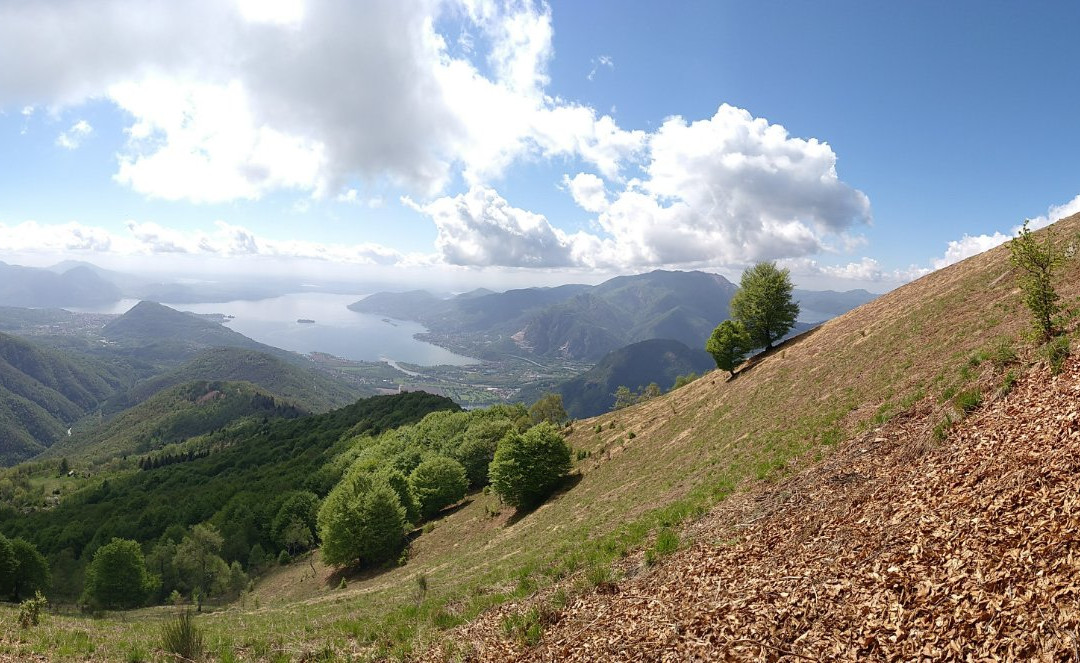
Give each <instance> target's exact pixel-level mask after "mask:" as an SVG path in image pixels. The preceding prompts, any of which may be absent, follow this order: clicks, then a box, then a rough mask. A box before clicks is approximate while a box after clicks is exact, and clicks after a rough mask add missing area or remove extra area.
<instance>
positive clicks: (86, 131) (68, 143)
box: [24, 113, 94, 150]
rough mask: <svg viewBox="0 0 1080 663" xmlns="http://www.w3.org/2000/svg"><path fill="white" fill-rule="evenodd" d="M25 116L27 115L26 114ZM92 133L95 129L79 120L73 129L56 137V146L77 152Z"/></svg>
mask: <svg viewBox="0 0 1080 663" xmlns="http://www.w3.org/2000/svg"><path fill="white" fill-rule="evenodd" d="M24 115H26V114H25V113H24ZM92 133H94V128H93V127H92V126H90V123H89V122H87V121H86V120H79V121H78V122H76V123H75V124H73V125H71V128H69V129H68V130H67V131H64V132H61V134H60V135H59V136H57V137H56V144H57V145H59V146H60V147H62V148H64V149H65V150H76V149H78V148H79V146H81V145H82V143H83V141H84V140H86V139H87V138H88V137H89V136H90V134H92Z"/></svg>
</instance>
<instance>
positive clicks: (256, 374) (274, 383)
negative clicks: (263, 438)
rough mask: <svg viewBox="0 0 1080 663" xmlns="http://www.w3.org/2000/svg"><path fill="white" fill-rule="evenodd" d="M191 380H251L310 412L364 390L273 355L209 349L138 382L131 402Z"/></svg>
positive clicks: (343, 401)
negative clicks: (175, 366) (160, 373)
mask: <svg viewBox="0 0 1080 663" xmlns="http://www.w3.org/2000/svg"><path fill="white" fill-rule="evenodd" d="M192 380H225V381H240V382H251V383H253V384H256V385H258V386H259V387H261V388H263V389H265V390H266V391H268V392H269V393H271V394H274V395H276V396H279V397H282V398H285V399H286V400H288V401H290V402H292V403H295V404H296V405H298V406H300V407H302V408H304V409H306V410H309V411H311V412H325V411H326V410H330V409H333V408H335V407H342V406H343V405H347V404H349V403H352V402H353V401H355V400H356V399H357V398H360V397H362V396H373V395H374V393H365V392H364V391H362V390H361V389H360V388H358V387H354V386H353V385H350V384H348V383H346V382H344V381H342V380H336V379H334V378H333V377H331V376H329V375H327V374H326V373H323V372H321V371H317V370H315V369H314V368H305V367H303V366H297V365H294V364H291V363H288V362H286V361H283V360H281V359H279V358H277V357H275V356H273V355H269V354H267V353H265V352H258V351H256V350H246V349H243V348H210V349H207V350H203V351H202V352H200V353H199V354H197V355H195V356H194V357H192V358H191V359H190V360H189V361H187V362H186V363H184V364H183V365H182V366H178V367H177V368H174V369H172V370H170V371H168V372H166V373H164V374H162V375H160V376H156V377H154V378H151V379H149V380H146V381H144V382H141V383H139V384H138V385H136V386H135V387H134V388H133V389H132V390H131V392H130V398H131V400H132V402H134V403H141V402H143V401H145V400H146V399H148V398H150V397H151V396H152V395H154V394H156V393H158V392H159V391H162V390H164V389H167V388H169V387H172V386H174V385H177V384H181V383H184V382H190V381H192Z"/></svg>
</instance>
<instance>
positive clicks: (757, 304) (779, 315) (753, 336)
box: [730, 262, 799, 350]
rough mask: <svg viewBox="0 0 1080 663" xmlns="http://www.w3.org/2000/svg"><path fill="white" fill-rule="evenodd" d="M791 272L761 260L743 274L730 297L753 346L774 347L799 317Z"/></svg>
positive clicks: (731, 306)
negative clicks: (737, 287) (736, 288)
mask: <svg viewBox="0 0 1080 663" xmlns="http://www.w3.org/2000/svg"><path fill="white" fill-rule="evenodd" d="M793 289H794V286H793V285H792V284H791V272H790V271H789V270H787V269H777V267H776V263H774V262H759V263H758V264H756V265H754V266H753V267H751V268H750V269H747V270H745V271H744V272H743V274H742V279H741V280H740V282H739V289H738V291H737V292H736V293H735V296H734V297H732V298H731V304H730V308H731V317H732V318H733V319H734V320H735V321H737V322H740V323H742V325H743V327H744V328H745V329H746V333H747V335H748V336H749V338H750V344H751V346H752V347H763V348H765V349H766V350H768V349H770V348H772V346H773V342H774V341H778V340H780V339H781V338H783V336H784V334H786V333H788V330H790V329H791V328H792V327H793V326H794V325H795V318H797V317H799V304H798V303H797V302H795V301H794V300H793V299H792V298H791V292H792V290H793Z"/></svg>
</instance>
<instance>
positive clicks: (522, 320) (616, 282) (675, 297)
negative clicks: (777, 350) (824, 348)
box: [349, 270, 876, 361]
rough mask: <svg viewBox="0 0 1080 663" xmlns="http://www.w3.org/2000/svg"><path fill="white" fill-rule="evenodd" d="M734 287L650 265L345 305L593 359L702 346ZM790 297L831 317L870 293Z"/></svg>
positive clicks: (503, 347) (495, 341)
mask: <svg viewBox="0 0 1080 663" xmlns="http://www.w3.org/2000/svg"><path fill="white" fill-rule="evenodd" d="M736 290H737V287H736V286H735V284H733V283H731V282H730V281H728V280H727V279H726V278H724V277H723V276H720V275H719V274H709V273H706V272H699V271H694V272H679V271H663V270H657V271H653V272H649V273H646V274H638V275H634V276H619V277H616V278H613V279H610V280H608V281H605V282H603V283H601V284H599V285H596V286H588V285H565V286H560V287H555V288H525V289H518V290H508V291H506V292H501V293H491V292H487V291H473V292H468V293H465V294H462V295H458V296H456V297H452V298H449V299H440V298H438V297H436V296H435V295H433V294H431V293H429V292H426V291H410V292H405V293H388V292H382V293H376V294H373V295H370V296H369V297H366V298H364V299H362V300H360V301H358V302H355V303H353V304H351V305H350V306H349V308H350V309H352V310H354V311H359V312H362V313H375V314H380V315H388V316H391V317H395V318H400V319H407V320H415V321H418V322H420V323H421V324H423V325H424V326H426V327H427V328H428V329H429V330H430V331H431V335H430V336H429V337H428V338H433V340H440V341H442V342H449V344H455V343H464V344H467V345H472V348H471V349H472V350H473V351H474V352H475V350H476V348H477V347H479V348H480V349H482V350H484V351H486V352H488V353H490V354H499V353H522V352H524V353H529V354H533V355H538V356H542V357H565V358H568V359H580V360H587V361H596V360H599V359H601V358H602V357H603V356H604V355H606V354H607V353H609V352H611V351H613V350H616V349H618V348H621V347H624V346H626V345H629V344H631V343H635V342H638V341H644V340H649V339H654V338H668V339H674V340H677V341H680V342H682V343H684V344H685V345H687V346H689V347H701V346H703V345H704V343H705V339H706V338H708V336H709V334H710V333H711V332H712V330H713V328H715V327H716V325H717V324H719V323H720V322H721V321H723V320H725V319H727V317H728V304H729V303H730V301H731V297H732V296H733V295H734V294H735V291H736ZM794 296H795V299H796V300H803V299H805V300H806V302H807V304H808V306H807V309H808V310H812V311H814V312H820V313H821V314H822V315H823V316H824V317H832V316H835V315H837V314H839V313H843V312H844V311H847V310H850V309H851V308H853V307H855V306H858V305H859V304H862V303H865V302H867V301H870V300H872V299H873V298H874V297H875V296H876V295H874V294H872V293H869V292H867V291H865V290H852V291H848V292H841V293H837V292H830V291H824V292H819V291H805V290H796V291H795V293H794ZM818 322H820V320H818ZM808 326H810V325H805V324H804V325H801V326H800V327H798V328H797V330H796V331H801V330H804V329H806V328H808Z"/></svg>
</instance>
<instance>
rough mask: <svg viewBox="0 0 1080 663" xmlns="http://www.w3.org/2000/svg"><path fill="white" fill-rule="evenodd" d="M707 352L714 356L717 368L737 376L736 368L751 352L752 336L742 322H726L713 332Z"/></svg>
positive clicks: (706, 348)
mask: <svg viewBox="0 0 1080 663" xmlns="http://www.w3.org/2000/svg"><path fill="white" fill-rule="evenodd" d="M705 351H706V352H708V353H709V354H711V355H712V358H713V359H714V360H715V361H716V367H717V368H720V369H723V370H725V371H727V372H728V373H730V374H731V376H732V377H734V376H735V368H736V367H738V365H739V364H741V363H742V362H743V360H744V359H745V358H746V353H747V352H749V351H750V335H749V334H747V333H746V329H745V328H744V327H743V325H742V323H741V322H733V321H731V320H724V321H723V322H721V323H720V324H719V325H717V326H716V329H714V330H713V333H712V335H711V336H709V340H708V341H707V342H706V343H705Z"/></svg>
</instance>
